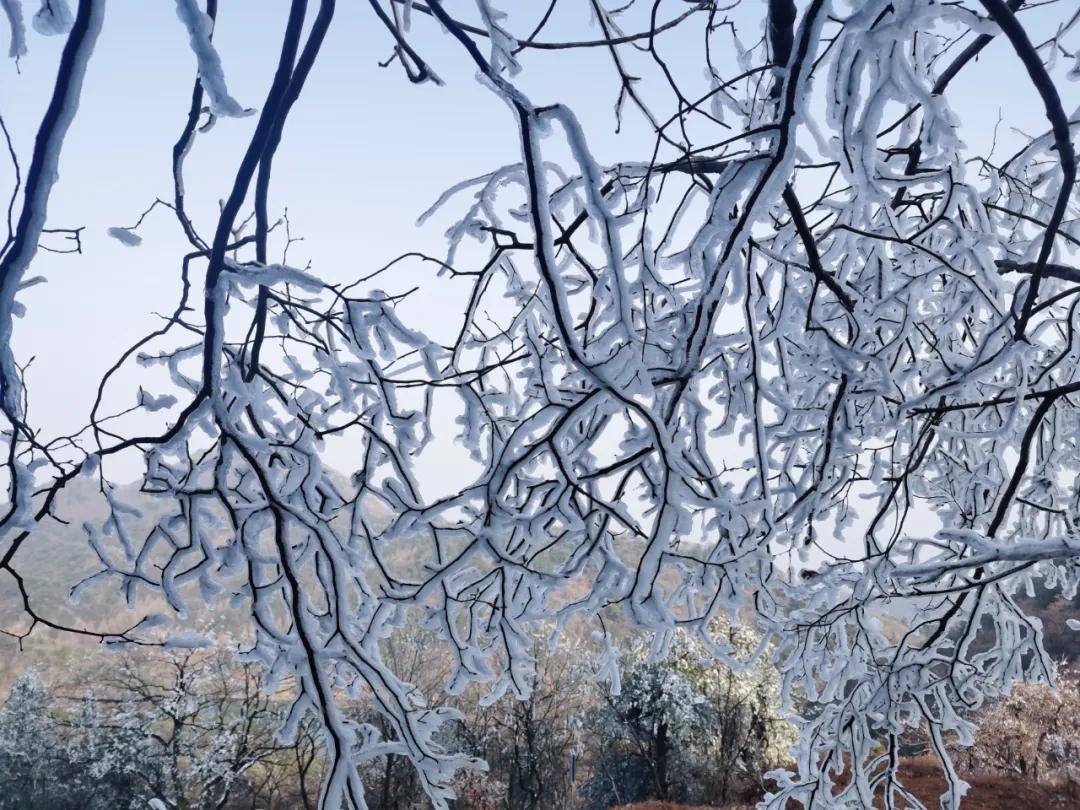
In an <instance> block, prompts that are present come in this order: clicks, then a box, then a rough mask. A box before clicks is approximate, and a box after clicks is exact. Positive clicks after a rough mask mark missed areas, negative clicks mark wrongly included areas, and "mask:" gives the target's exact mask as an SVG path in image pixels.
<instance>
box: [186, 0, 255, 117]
mask: <svg viewBox="0 0 1080 810" xmlns="http://www.w3.org/2000/svg"><path fill="white" fill-rule="evenodd" d="M176 15H177V16H178V17H179V18H180V21H181V22H182V23H183V24H184V27H185V28H187V31H188V36H189V37H190V39H191V50H192V51H193V52H194V53H195V58H196V60H197V61H198V63H199V79H200V81H201V82H202V85H203V88H204V89H205V90H206V94H207V96H209V97H210V110H211V112H213V113H214V115H217V116H220V117H229V118H242V117H244V116H246V115H251V113H252V112H253V111H252V110H248V109H244V108H243V107H242V106H240V104H239V102H237V101H236V99H234V98H233V97H232V96H230V95H229V91H228V88H227V87H226V86H225V73H224V71H223V70H222V67H221V57H220V56H219V55H218V52H217V50H216V49H215V48H214V45H213V43H212V42H211V40H210V37H211V33H212V32H213V22H212V21H211V19H210V17H208V16H207V15H206V13H205V12H204V11H203V10H202V9H201V8H199V4H198V0H176Z"/></svg>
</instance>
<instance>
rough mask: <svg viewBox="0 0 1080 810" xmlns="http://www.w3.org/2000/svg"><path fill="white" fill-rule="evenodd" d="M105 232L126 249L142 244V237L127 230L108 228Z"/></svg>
mask: <svg viewBox="0 0 1080 810" xmlns="http://www.w3.org/2000/svg"><path fill="white" fill-rule="evenodd" d="M105 232H106V233H107V234H109V236H111V237H112V238H113V239H115V240H116V241H118V242H120V243H121V244H124V245H127V246H128V247H137V246H139V245H141V244H142V237H141V236H139V235H138V234H137V233H135V231H133V230H131V229H129V228H109V229H107V230H106V231H105Z"/></svg>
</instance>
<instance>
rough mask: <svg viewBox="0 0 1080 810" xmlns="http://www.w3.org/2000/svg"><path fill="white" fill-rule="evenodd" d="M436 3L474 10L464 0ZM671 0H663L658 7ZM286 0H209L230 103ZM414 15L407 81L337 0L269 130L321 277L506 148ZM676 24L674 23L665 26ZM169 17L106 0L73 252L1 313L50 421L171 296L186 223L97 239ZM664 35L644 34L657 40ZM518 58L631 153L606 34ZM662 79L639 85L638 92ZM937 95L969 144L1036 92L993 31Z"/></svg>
mask: <svg viewBox="0 0 1080 810" xmlns="http://www.w3.org/2000/svg"><path fill="white" fill-rule="evenodd" d="M26 5H27V9H28V12H30V11H32V10H33V9H32V8H31V6H32V5H33V3H30V2H28V3H27V4H26ZM503 5H513V7H514V9H515V16H514V17H512V18H511V24H510V27H511V28H512V30H514V31H515V32H516V33H521V32H525V31H528V30H529V29H530V28H531V27H532V24H533V23H534V21H535V20H536V19H538V18H539V16H540V15H541V14H542V13H543V10H544V9H545V8H546V6H547V2H546V0H544V2H539V1H538V0H514V2H513V3H512V4H511V3H505V2H504V3H503ZM447 6H448V8H450V9H451V10H452V11H454V12H456V13H460V14H461V15H462V16H469V17H474V16H475V12H473V8H474V6H473V5H472V3H471V2H468V0H456V2H447ZM744 6H745V8H744V9H743V10H740V11H739V12H738V13H737V15H736V20H737V21H738V22H739V23H740V25H741V26H742V27H741V28H740V33H741V34H742V36H743V37H744V39H745V40H746V41H748V42H750V41H753V40H755V39H756V38H757V37H758V36H760V33H761V29H760V16H759V15H760V13H761V11H762V10H763V7H764V3H762V2H760V0H746V2H745V3H744ZM684 8H685V5H684V4H683V3H679V2H675V0H669V2H667V3H664V4H662V6H661V12H660V18H661V19H669V18H670V17H671V16H674V15H675V14H677V13H680V12H681V11H682V10H683V9H684ZM287 9H288V3H287V2H285V0H222V2H221V10H220V15H219V23H218V28H217V33H216V42H217V45H218V48H219V51H220V53H221V55H222V59H223V62H224V65H225V70H226V75H227V78H228V80H229V85H230V90H231V92H232V94H233V96H234V97H235V98H237V99H238V100H239V101H240V102H241V103H242V104H245V105H247V106H255V107H258V106H259V105H260V104H261V102H262V98H263V95H264V94H265V91H266V88H267V86H268V84H269V81H270V78H271V76H272V73H273V65H274V63H275V61H276V58H277V49H278V47H279V42H280V34H281V31H282V29H283V27H284V22H285V16H286V12H287ZM560 9H562V10H561V11H560V12H559V14H558V15H557V16H556V18H555V20H554V23H555V24H554V25H553V27H552V28H551V29H550V30H549V31H548V32H546V33H545V37H548V38H557V37H559V36H563V35H566V36H571V37H573V38H589V37H595V36H598V35H599V31H598V29H597V27H596V26H595V24H593V25H590V23H589V14H588V12H587V9H588V3H587V2H586V1H585V0H572V1H571V0H564V2H563V4H561V5H560ZM645 10H646V11H647V9H645ZM1025 19H1029V20H1036V19H1038V18H1037V17H1036V16H1033V17H1029V18H1025ZM627 26H628V28H634V27H635V26H634V25H632V24H631V23H629V22H628V23H627ZM414 28H415V33H416V36H415V45H416V47H417V48H418V49H419V50H420V51H421V52H422V53H423V54H424V55H425V57H426V58H427V59H428V60H429V61H430V62H431V63H432V64H433V66H434V67H435V69H436V70H437V72H438V73H439V74H440V75H441V76H442V77H443V78H444V79H445V80H446V82H447V86H445V87H437V86H434V85H426V86H419V87H418V86H415V85H412V84H410V83H409V82H408V81H407V80H406V79H405V77H404V76H403V74H402V72H401V70H400V69H399V68H397V66H392V67H391V68H388V69H382V68H379V67H378V65H377V62H378V61H380V60H383V59H385V58H386V57H387V55H388V54H389V53H390V40H389V37H388V35H387V34H386V32H385V30H384V29H383V28H382V27H381V26H380V25H379V23H378V21H377V20H376V19H375V17H374V15H373V13H372V12H371V9H370V8H369V7H368V4H367V3H361V2H344V1H343V2H340V3H339V10H338V13H337V16H336V18H335V21H334V24H333V27H332V28H331V32H330V35H329V38H328V41H327V44H326V47H325V50H324V53H323V54H322V56H321V57H320V59H319V62H318V63H317V66H316V68H315V70H314V72H313V74H312V76H311V80H310V82H309V87H308V89H306V90H305V92H304V94H303V96H302V98H301V101H300V103H299V104H298V105H297V106H296V108H295V111H294V112H293V114H292V116H291V118H290V119H289V123H288V127H287V130H286V135H285V146H284V147H283V149H282V150H281V152H280V153H279V156H278V158H277V160H276V162H275V180H274V186H273V207H274V209H275V211H280V210H281V208H282V207H283V206H284V205H287V206H288V208H289V214H290V219H291V221H292V224H293V228H294V231H295V233H296V234H297V235H299V236H303V237H304V239H305V241H304V242H303V243H300V244H298V245H296V246H294V248H293V249H292V252H291V253H290V257H289V258H290V262H291V263H294V264H303V263H304V262H306V261H307V260H309V259H310V260H311V261H312V262H313V263H314V268H315V270H316V271H317V272H318V273H320V274H321V275H323V276H324V277H326V278H328V279H332V280H345V279H348V278H351V277H354V276H357V275H361V274H363V273H366V272H370V271H371V270H372V269H373V268H375V267H377V266H379V265H380V264H382V263H384V262H385V261H387V260H388V259H390V258H392V257H393V256H395V255H397V254H399V253H402V252H404V251H407V250H413V249H423V250H426V251H430V252H434V253H438V252H439V251H440V248H441V245H442V229H443V227H445V220H442V221H436V222H435V223H433V224H432V225H431V226H429V227H426V228H424V229H420V230H418V229H416V228H415V227H414V222H415V219H416V217H417V215H418V214H419V213H420V212H421V211H422V210H423V209H424V208H426V207H427V205H428V204H429V203H430V202H431V201H432V200H434V199H435V198H436V197H437V196H438V194H439V193H440V192H441V191H442V190H443V189H445V188H446V187H447V186H450V185H452V184H453V183H455V182H456V181H458V180H460V179H463V178H465V177H468V176H471V175H476V174H480V173H482V172H485V171H488V170H490V169H492V168H494V167H495V166H498V165H501V164H504V163H507V162H511V161H514V160H517V159H518V151H517V134H516V129H515V125H514V120H513V118H512V116H511V115H510V114H509V112H508V111H507V110H506V108H505V106H504V105H503V104H502V102H500V101H499V100H498V99H497V98H496V97H495V96H494V95H493V94H492V93H491V92H490V91H488V90H487V89H485V88H484V87H482V86H481V85H480V84H479V83H478V82H476V81H475V78H474V73H475V71H474V69H473V67H472V65H471V64H470V63H469V62H468V61H467V59H466V58H465V57H464V56H463V55H462V53H461V49H460V47H459V46H458V45H457V44H456V43H454V42H452V41H451V40H450V39H449V38H448V37H447V36H446V35H444V34H443V33H442V32H441V31H440V30H439V29H438V27H437V26H436V25H434V24H433V23H432V22H431V21H430V20H429V19H427V18H425V17H422V16H421V15H419V14H417V15H416V19H415V22H414ZM5 33H6V32H5ZM675 36H676V39H673V40H670V41H671V42H672V43H674V42H681V41H682V40H681V39H680V38H679V35H675ZM186 37H187V35H186V32H185V30H184V29H183V27H182V25H181V24H180V22H179V20H178V19H177V17H176V14H175V11H174V3H173V2H172V0H110V2H109V6H108V9H107V14H106V22H105V27H104V30H103V33H102V36H101V39H100V41H99V44H98V47H97V50H96V53H95V54H94V56H93V58H92V60H91V64H90V70H89V76H88V80H87V84H86V88H85V92H84V95H83V103H82V105H81V107H80V110H79V113H78V115H77V117H76V120H75V123H74V126H73V129H72V132H71V135H70V137H69V140H68V142H67V144H66V147H65V152H64V157H63V160H62V163H61V179H60V183H59V185H58V187H57V189H56V192H55V194H54V196H53V201H52V204H51V206H50V211H49V214H50V216H49V221H50V225H51V226H53V227H58V226H76V225H81V226H86V232H85V236H84V247H85V254H84V255H83V256H59V257H58V256H53V255H49V254H41V255H40V256H39V259H38V261H37V262H36V264H35V266H34V267H33V268H32V271H31V274H33V275H37V274H44V275H46V276H47V277H48V278H49V283H48V285H45V286H42V287H39V288H35V289H34V290H32V291H28V292H27V293H25V294H23V295H22V296H21V300H23V301H24V302H25V303H26V305H27V307H28V315H27V317H26V318H25V319H24V320H23V321H21V322H19V323H18V324H17V325H16V336H15V341H16V350H17V353H18V356H19V357H20V359H23V360H25V359H27V358H29V357H30V356H31V355H35V356H36V358H37V359H36V360H35V364H34V371H33V373H32V374H31V377H30V380H29V382H30V390H31V396H32V400H31V408H32V415H33V416H35V417H36V419H35V421H36V422H37V423H39V424H44V425H46V426H48V427H49V428H50V432H51V431H52V430H57V431H59V430H66V429H72V428H75V427H77V426H79V425H81V424H83V423H84V421H85V414H86V409H87V405H88V402H89V400H90V397H91V394H92V391H93V388H94V386H95V385H96V381H97V379H98V377H99V376H100V373H101V371H102V370H104V368H106V367H107V365H108V364H109V363H110V362H111V361H112V359H113V358H114V357H115V355H116V353H117V352H118V351H119V350H121V349H122V348H123V347H124V346H126V345H127V344H129V343H130V342H132V341H133V340H134V339H136V338H137V337H138V336H139V335H140V334H142V333H143V332H144V331H146V330H147V329H148V328H152V326H153V324H154V323H155V321H154V319H153V317H152V315H151V314H150V313H151V312H154V311H158V312H161V311H165V310H167V309H169V308H171V306H172V304H173V302H174V300H175V297H176V291H177V289H178V267H179V256H180V255H181V254H182V252H184V250H185V243H184V242H183V241H182V240H181V239H180V238H179V233H178V229H177V227H176V226H175V224H174V222H173V221H172V220H171V219H170V218H169V217H168V216H167V215H166V214H164V213H162V214H160V215H157V216H156V217H155V218H153V219H152V220H151V222H150V223H149V224H148V226H147V227H146V228H144V229H143V230H142V231H141V233H142V235H143V237H144V243H143V245H142V246H141V247H139V248H136V249H131V248H126V247H124V246H122V245H120V244H119V243H118V242H116V241H114V240H112V239H110V238H109V237H107V236H106V235H105V229H106V228H107V227H108V226H112V225H126V224H131V223H132V222H133V221H134V219H135V218H136V217H137V215H138V213H139V212H140V211H141V210H142V209H144V208H145V207H146V206H147V205H148V204H149V203H150V202H151V201H152V200H153V198H154V197H155V196H157V195H161V196H165V197H167V196H168V195H169V193H170V187H171V181H170V176H169V171H170V163H169V159H170V158H169V155H170V149H171V146H172V143H173V141H174V140H175V138H176V136H177V134H178V132H179V130H180V128H181V127H182V125H183V120H184V116H185V114H186V110H187V106H188V102H189V97H190V92H191V84H192V80H193V77H194V73H195V61H194V57H193V56H192V54H191V52H190V50H189V48H188V45H187V38H186ZM0 39H3V36H2V35H0ZM668 41H669V40H665V39H663V38H662V39H661V40H660V45H661V48H662V49H663V48H664V47H665V43H666V42H668ZM61 44H62V43H61V40H60V39H59V38H52V39H48V38H43V37H41V36H39V35H37V34H35V33H33V32H31V33H30V41H29V45H30V52H29V54H28V55H27V56H26V57H25V58H24V59H23V60H22V61H21V64H20V65H19V72H17V71H16V65H15V63H14V62H12V61H4V62H2V63H0V114H3V115H4V117H5V120H6V121H7V123H8V125H9V127H10V128H11V129H12V130H13V133H14V135H15V138H16V142H17V146H18V147H19V149H20V151H21V153H22V155H23V156H24V159H25V158H26V157H27V156H28V155H29V147H30V144H31V142H32V137H33V132H34V127H35V126H36V123H37V118H38V115H39V114H40V110H41V109H42V108H43V106H44V104H45V102H46V100H47V95H48V92H49V89H50V86H51V82H52V80H53V75H54V72H55V68H56V61H57V58H58V54H59V48H60V46H61ZM5 49H6V48H5ZM665 56H666V57H668V58H670V59H671V61H672V63H673V65H674V66H675V67H676V69H680V70H682V71H684V72H685V73H686V75H687V76H698V77H700V75H701V71H702V67H701V64H700V61H698V60H699V55H698V52H697V51H696V49H694V48H686V47H684V46H681V45H680V47H678V48H672V49H670V50H668V51H665ZM627 58H628V59H632V58H633V55H632V54H629V53H627ZM522 61H523V65H524V67H525V71H524V73H523V75H522V77H521V79H520V81H521V84H522V85H523V86H524V87H525V88H526V89H527V91H528V92H529V93H530V94H531V95H532V96H533V98H534V100H535V101H537V102H540V103H547V102H552V101H556V100H560V101H565V102H567V103H568V104H569V105H570V106H571V107H572V108H573V109H574V110H575V111H576V112H577V114H578V115H579V117H580V118H581V119H582V123H583V126H584V128H585V131H586V133H587V135H588V137H589V139H590V143H591V146H592V148H593V150H594V152H595V153H596V155H597V157H598V159H599V160H600V161H601V162H610V161H614V160H618V159H641V157H642V156H643V144H644V143H648V142H649V141H646V140H644V138H645V137H646V133H645V130H644V129H643V127H642V125H641V121H640V117H639V116H638V115H637V113H636V112H635V111H633V110H632V109H630V108H628V109H627V112H626V125H625V126H624V132H623V134H622V135H621V136H619V137H616V136H615V135H614V133H613V118H612V114H611V108H612V104H613V102H614V99H615V96H616V93H617V84H616V82H615V80H614V78H615V77H614V73H613V71H612V68H611V64H610V57H609V55H608V54H607V52H606V51H605V50H604V49H591V50H588V51H585V50H581V51H572V52H559V53H557V54H552V53H544V52H539V53H538V52H529V53H526V54H524V55H523V57H522ZM718 61H719V62H720V63H721V64H722V65H723V64H726V65H731V66H733V65H734V56H733V53H731V52H730V51H729V52H727V53H720V54H718ZM1063 67H1067V65H1066V66H1063ZM732 72H733V73H734V72H735V71H734V69H732ZM1060 72H1061V73H1063V72H1064V70H1061V71H1060ZM1062 86H1063V87H1064V88H1065V89H1066V90H1067V92H1068V93H1069V94H1070V95H1069V96H1068V97H1067V98H1066V109H1067V110H1068V111H1069V112H1071V111H1072V110H1074V109H1076V107H1077V105H1078V104H1080V92H1078V88H1080V85H1078V83H1075V82H1073V83H1071V84H1069V83H1067V82H1065V81H1063V82H1062ZM661 90H662V88H660V87H657V86H655V85H654V86H647V87H645V88H644V92H646V93H652V92H657V93H659V92H661ZM949 100H950V103H951V104H952V105H953V107H954V108H955V109H957V111H958V112H959V113H960V115H961V117H962V118H964V119H965V130H964V138H965V139H966V140H967V142H968V143H969V145H971V146H972V147H976V148H977V147H979V146H980V145H982V146H985V145H987V144H989V142H990V138H991V133H992V130H993V127H994V123H995V121H996V120H997V118H998V110H999V109H1000V108H1003V109H1004V114H1005V116H1006V119H1007V120H1011V121H1013V122H1019V124H1020V125H1021V126H1022V127H1024V128H1026V129H1028V130H1029V131H1041V130H1042V129H1045V124H1044V123H1043V122H1042V120H1041V116H1040V104H1039V102H1038V98H1037V97H1036V96H1035V94H1034V93H1033V92H1031V90H1030V89H1029V85H1028V84H1027V79H1026V77H1025V75H1024V74H1023V71H1022V69H1021V68H1020V66H1019V64H1018V62H1017V61H1016V60H1015V57H1013V56H1012V54H1011V52H1010V51H1009V49H1008V45H1007V44H1006V43H1004V42H995V43H994V44H993V45H991V46H990V47H989V48H988V49H987V50H986V51H985V53H984V56H983V57H982V59H981V61H980V63H979V64H978V65H973V66H971V67H969V69H968V70H966V71H965V72H964V73H963V74H961V76H960V78H958V79H957V80H956V81H955V82H954V84H953V85H952V87H951V88H950V91H949ZM658 108H659V109H662V110H665V111H666V110H668V109H670V106H669V105H663V106H660V107H658ZM253 125H254V118H249V119H244V120H224V121H220V122H219V123H218V125H217V127H216V128H215V129H214V131H212V132H211V133H209V134H208V135H206V136H203V137H201V138H200V139H199V141H198V142H197V144H196V147H195V150H194V152H193V155H192V157H191V159H190V161H189V164H188V191H189V195H190V197H191V203H190V204H191V206H192V209H191V210H192V211H193V213H194V215H195V218H196V220H197V222H200V223H202V226H203V228H204V230H207V231H209V230H210V225H211V223H212V219H211V217H212V216H213V213H214V211H215V209H216V205H217V201H218V199H220V198H221V197H224V196H225V195H226V194H227V193H228V189H229V186H230V183H231V180H232V172H233V170H234V167H235V164H236V160H237V158H238V156H239V154H240V152H241V150H242V149H243V148H244V146H245V145H246V139H247V137H248V136H249V135H250V131H251V128H252V126H253ZM1000 140H1001V142H1002V146H1001V148H1002V149H1006V148H1008V146H1009V144H1010V142H1015V138H1014V137H1013V136H1011V135H1010V133H1009V132H1007V131H1002V132H1001V133H1000ZM9 179H10V173H9V169H8V168H7V167H6V166H5V167H3V168H0V187H2V188H5V189H6V188H7V187H8V181H9ZM5 193H6V192H5ZM430 277H431V274H430V271H429V270H427V269H420V268H418V267H416V266H403V267H402V268H401V270H400V272H399V273H398V274H396V275H395V277H394V278H393V280H392V281H387V284H386V286H387V288H388V289H394V288H404V287H406V286H411V285H412V284H414V283H417V282H421V281H422V282H425V283H427V282H428V281H429V279H430ZM458 284H460V282H459V283H458ZM429 289H430V294H428V295H427V296H425V297H423V298H418V299H417V301H416V302H415V303H413V304H410V305H409V306H410V307H411V309H409V308H407V309H406V310H405V314H406V315H407V316H411V317H413V318H415V319H417V320H418V321H422V326H423V327H424V328H425V329H434V330H436V331H438V330H440V329H442V330H452V329H453V328H454V327H455V326H456V322H455V320H454V318H453V313H454V312H456V311H460V303H459V296H458V295H457V293H458V292H460V291H461V290H462V289H463V288H462V287H460V286H458V287H455V284H454V283H453V282H451V283H440V284H436V285H433V286H431V287H429ZM126 404H130V403H126Z"/></svg>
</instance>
